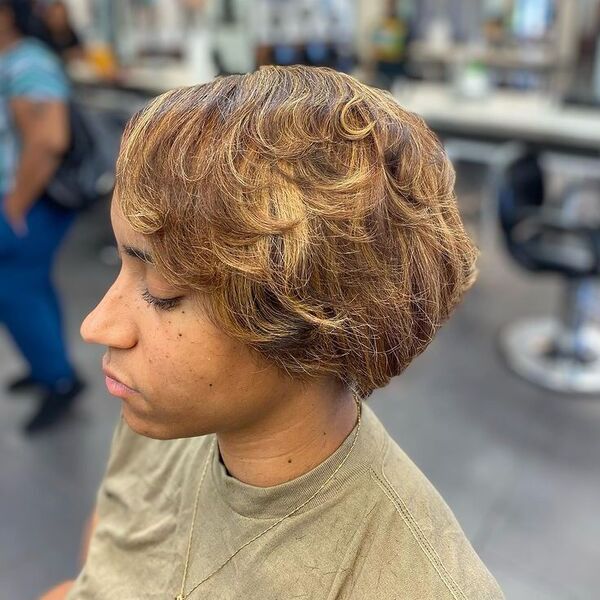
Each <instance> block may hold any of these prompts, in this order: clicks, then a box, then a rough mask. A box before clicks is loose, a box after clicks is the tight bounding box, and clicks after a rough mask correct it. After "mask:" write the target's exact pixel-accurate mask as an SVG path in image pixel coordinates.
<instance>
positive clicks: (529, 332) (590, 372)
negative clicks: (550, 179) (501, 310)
mask: <svg viewBox="0 0 600 600" xmlns="http://www.w3.org/2000/svg"><path fill="white" fill-rule="evenodd" d="M497 189H498V202H499V220H500V226H501V230H502V234H503V238H504V242H505V245H506V248H507V249H508V252H509V253H510V255H511V256H512V258H513V259H514V260H515V261H516V262H517V263H518V264H519V265H520V266H521V267H522V268H524V269H526V270H528V271H530V272H532V273H548V274H553V275H555V276H558V277H560V278H562V280H563V282H564V286H565V292H564V299H563V303H562V311H561V314H560V316H559V317H558V318H537V319H529V320H527V321H521V322H518V323H515V324H512V325H510V326H508V327H507V328H505V329H504V331H502V333H501V336H500V347H501V350H502V353H503V355H504V357H505V359H506V361H507V364H508V365H509V367H510V368H511V369H512V370H513V371H514V372H516V373H517V374H518V375H520V376H521V377H523V378H525V379H527V380H529V381H531V382H533V383H535V384H537V385H540V386H542V387H544V388H547V389H552V390H554V391H558V392H568V393H600V326H599V325H600V323H599V322H598V320H597V318H598V315H594V314H593V311H594V310H598V306H597V296H596V293H597V290H596V283H597V278H598V276H599V275H600V185H599V184H595V185H594V184H591V183H585V184H580V185H578V186H573V187H572V188H571V189H570V190H569V191H568V192H567V193H566V194H565V196H564V198H562V199H561V202H560V203H558V204H556V205H554V204H553V203H549V202H548V199H547V197H546V192H545V188H544V176H543V172H542V168H541V166H540V160H539V157H538V156H537V155H536V154H534V153H530V152H527V151H524V152H522V153H520V154H518V155H514V156H513V157H512V159H511V160H510V161H509V162H508V163H507V164H505V165H504V167H503V168H502V169H501V171H500V173H499V175H498V188H497ZM595 319H596V320H595Z"/></svg>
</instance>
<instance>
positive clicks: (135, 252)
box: [123, 246, 154, 265]
mask: <svg viewBox="0 0 600 600" xmlns="http://www.w3.org/2000/svg"><path fill="white" fill-rule="evenodd" d="M123 252H125V254H127V255H128V256H132V257H133V258H137V259H138V260H141V261H142V262H144V263H146V264H149V265H152V264H154V261H153V260H152V256H151V255H150V254H148V252H144V250H141V249H140V248H135V247H133V246H123Z"/></svg>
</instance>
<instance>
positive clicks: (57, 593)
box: [40, 511, 98, 600]
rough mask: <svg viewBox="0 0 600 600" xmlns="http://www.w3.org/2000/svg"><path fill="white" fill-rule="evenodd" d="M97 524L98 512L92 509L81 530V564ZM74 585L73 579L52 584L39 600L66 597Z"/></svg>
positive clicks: (60, 599)
mask: <svg viewBox="0 0 600 600" xmlns="http://www.w3.org/2000/svg"><path fill="white" fill-rule="evenodd" d="M97 525H98V513H97V512H96V511H94V512H93V513H92V516H91V517H90V518H89V520H88V522H87V523H86V526H85V529H84V531H83V536H82V540H81V542H82V543H81V565H82V566H83V565H85V561H86V559H87V555H88V550H89V549H90V541H91V540H92V537H93V535H94V531H95V529H96V526H97ZM74 585H75V581H73V580H69V581H63V582H62V583H59V584H58V585H56V586H54V587H53V588H52V589H50V590H48V591H47V592H46V593H45V594H44V595H43V596H41V597H40V600H64V599H65V598H66V597H67V594H68V593H69V592H70V591H71V588H72V587H73V586H74Z"/></svg>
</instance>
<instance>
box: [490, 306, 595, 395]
mask: <svg viewBox="0 0 600 600" xmlns="http://www.w3.org/2000/svg"><path fill="white" fill-rule="evenodd" d="M500 349H501V352H502V354H503V355H504V358H505V360H506V362H507V364H508V366H509V368H510V369H511V370H512V371H514V372H515V373H516V374H517V375H519V376H521V377H522V378H523V379H526V380H528V381H530V382H532V383H534V384H536V385H538V386H540V387H543V388H545V389H549V390H553V391H555V392H563V393H580V394H600V327H599V326H597V325H595V324H591V323H586V324H585V325H583V326H581V327H580V328H579V329H578V330H577V332H576V334H572V333H571V332H569V331H567V330H565V327H564V326H563V325H562V324H561V322H560V321H559V320H558V319H552V318H538V319H529V320H525V321H518V322H516V323H513V324H511V325H509V326H507V327H506V328H505V329H504V330H503V331H502V332H501V334H500Z"/></svg>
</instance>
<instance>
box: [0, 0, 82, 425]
mask: <svg viewBox="0 0 600 600" xmlns="http://www.w3.org/2000/svg"><path fill="white" fill-rule="evenodd" d="M31 23H32V21H31V6H30V3H29V2H26V1H24V0H11V1H8V0H0V199H1V200H0V208H1V210H0V278H1V280H2V282H3V284H2V285H1V286H0V323H2V324H4V325H5V326H6V327H7V329H8V332H9V333H10V334H11V336H12V338H13V340H14V342H15V344H16V346H17V348H18V349H19V350H20V351H21V353H22V354H23V357H24V358H25V360H26V362H27V364H28V367H29V372H28V373H26V374H25V375H23V376H21V377H19V378H18V379H16V380H15V381H13V382H11V383H9V385H8V389H9V391H19V390H24V389H28V388H31V387H34V386H36V387H38V388H40V390H41V396H40V399H39V404H38V406H37V407H36V410H35V412H34V414H33V415H32V416H31V417H30V419H29V420H28V421H27V423H26V424H25V430H26V431H27V432H28V433H33V432H35V431H39V430H42V429H45V428H46V427H48V426H50V425H52V424H54V423H55V422H56V421H58V420H59V419H60V418H62V416H63V415H65V414H66V413H67V411H68V410H69V408H70V407H71V405H72V404H73V401H74V400H75V399H76V398H77V396H78V395H79V393H80V392H81V390H82V383H81V382H80V380H79V379H78V378H77V376H76V374H75V370H74V368H73V366H72V364H71V361H70V359H69V356H68V353H67V349H66V345H65V340H64V337H63V332H62V325H61V311H60V306H59V302H58V299H57V296H56V292H55V290H54V286H53V284H52V280H51V270H52V265H53V261H54V257H55V255H56V252H57V250H58V248H59V246H60V244H61V242H62V240H63V239H64V237H65V235H66V233H67V231H68V230H69V227H70V225H71V223H72V221H73V214H72V213H68V212H65V211H63V210H61V209H59V208H57V207H56V206H53V205H52V204H51V203H50V202H49V201H48V200H47V199H46V198H45V197H44V190H45V189H46V186H47V185H48V183H49V182H50V180H51V179H52V176H53V175H54V172H55V171H56V169H57V167H58V166H59V164H60V161H61V156H62V155H63V153H64V152H65V150H66V149H67V147H68V144H69V123H68V110H67V102H68V98H69V88H68V85H67V81H66V79H65V76H64V74H63V72H62V69H61V67H60V64H59V62H58V60H57V59H56V58H55V57H54V55H53V54H52V53H51V51H50V50H49V49H48V48H46V46H44V45H43V44H42V43H40V42H38V41H37V40H34V39H32V38H28V37H26V35H27V33H28V30H29V27H30V25H31Z"/></svg>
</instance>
